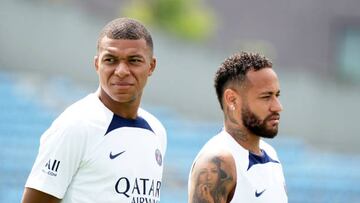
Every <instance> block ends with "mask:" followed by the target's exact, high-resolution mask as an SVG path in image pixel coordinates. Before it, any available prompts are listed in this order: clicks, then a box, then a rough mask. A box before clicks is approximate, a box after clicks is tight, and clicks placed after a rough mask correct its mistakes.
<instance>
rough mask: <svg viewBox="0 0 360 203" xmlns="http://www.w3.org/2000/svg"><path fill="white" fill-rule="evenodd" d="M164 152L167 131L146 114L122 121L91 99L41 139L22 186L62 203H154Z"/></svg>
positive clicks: (70, 111)
mask: <svg viewBox="0 0 360 203" xmlns="http://www.w3.org/2000/svg"><path fill="white" fill-rule="evenodd" d="M165 150H166V132H165V129H164V127H163V126H162V124H161V123H160V122H159V121H158V120H157V119H156V118H155V117H154V116H152V115H151V114H150V113H148V112H146V111H145V110H143V109H139V111H138V118H137V119H134V120H131V119H125V118H122V117H120V116H117V115H115V114H114V113H112V112H111V111H110V110H109V109H107V108H106V107H105V106H104V105H103V103H102V102H101V101H100V100H99V98H98V97H97V95H96V94H95V93H94V94H90V95H88V96H87V97H85V98H83V99H82V100H80V101H78V102H76V103H75V104H73V105H71V106H70V107H69V108H67V109H66V110H65V111H64V112H63V113H62V114H61V115H60V116H59V117H58V118H57V119H56V120H55V121H54V122H53V124H52V125H51V127H50V128H49V129H48V130H47V131H46V132H45V133H44V134H43V135H42V137H41V140H40V148H39V154H38V156H37V158H36V161H35V164H34V166H33V168H32V171H31V173H30V175H29V178H28V180H27V182H26V185H25V187H29V188H34V189H36V190H39V191H42V192H45V193H47V194H50V195H52V196H55V197H57V198H59V199H62V201H61V202H63V203H92V202H93V203H101V202H106V203H112V202H114V203H115V202H116V203H120V202H124V203H125V202H129V203H130V202H131V203H140V202H151V203H157V202H159V201H160V188H161V183H162V182H161V181H162V172H163V159H164V155H165Z"/></svg>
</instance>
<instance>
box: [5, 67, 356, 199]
mask: <svg viewBox="0 0 360 203" xmlns="http://www.w3.org/2000/svg"><path fill="white" fill-rule="evenodd" d="M17 80H18V77H15V76H14V75H12V74H10V73H6V72H1V71H0V93H1V97H0V112H1V114H0V203H9V202H20V199H21V195H22V191H23V187H24V184H25V181H26V178H27V175H28V173H29V172H30V170H31V166H32V164H33V161H34V159H35V157H36V154H37V149H38V146H39V138H40V135H41V134H42V132H43V131H44V130H45V129H46V128H47V127H48V126H49V125H50V123H51V122H52V120H53V119H54V118H55V116H56V115H57V114H59V113H60V110H56V109H52V108H49V107H48V106H47V105H46V104H44V103H42V102H40V101H39V100H37V99H35V98H36V97H29V96H24V95H25V92H23V91H24V88H22V87H19V84H21V83H18V82H17ZM20 80H21V78H20ZM68 82H69V81H66V80H56V82H55V83H53V84H51V85H49V86H52V85H53V86H54V85H55V86H56V88H57V89H59V90H61V91H60V93H61V92H62V97H68V98H64V99H66V100H68V101H75V100H76V99H78V97H79V96H81V95H78V92H76V93H74V90H72V89H71V88H68V87H69V86H68V85H66V83H68ZM75 97H77V98H75ZM145 108H146V109H149V111H151V112H152V113H154V114H155V115H156V116H157V117H158V118H159V119H160V120H161V121H163V124H164V125H165V127H166V128H167V131H168V147H167V154H166V157H165V160H164V163H165V171H164V184H163V190H162V201H161V202H165V203H184V202H186V201H187V178H188V171H189V169H190V167H191V164H192V161H193V159H194V157H195V156H196V154H197V152H198V151H199V150H200V148H201V147H202V145H203V144H204V143H205V142H206V141H207V140H208V139H209V138H210V137H211V136H212V135H214V134H216V133H217V132H218V131H220V130H221V127H222V126H221V125H222V124H221V123H204V122H194V121H187V120H186V119H184V118H182V117H180V116H179V115H177V114H176V113H175V112H174V110H172V109H168V108H164V107H153V106H149V107H147V106H145ZM270 142H271V144H272V145H273V146H274V147H275V148H276V149H277V151H278V154H279V157H280V159H281V161H282V163H283V166H284V173H285V178H286V181H287V190H288V196H289V202H291V203H300V202H301V203H306V202H309V203H329V202H331V203H343V202H360V187H358V182H359V181H360V173H358V171H359V170H360V157H359V156H358V155H349V154H339V153H335V152H324V151H318V150H315V149H312V148H311V147H309V146H308V145H307V144H306V143H304V142H303V141H302V140H300V139H297V138H293V137H286V136H285V135H279V136H278V138H276V139H275V140H271V141H270Z"/></svg>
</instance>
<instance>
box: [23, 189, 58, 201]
mask: <svg viewBox="0 0 360 203" xmlns="http://www.w3.org/2000/svg"><path fill="white" fill-rule="evenodd" d="M60 201H61V200H60V199H58V198H56V197H54V196H51V195H49V194H46V193H44V192H41V191H39V190H35V189H32V188H25V190H24V195H23V197H22V201H21V202H22V203H59V202H60Z"/></svg>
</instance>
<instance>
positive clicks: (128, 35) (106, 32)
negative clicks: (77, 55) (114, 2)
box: [97, 18, 154, 52]
mask: <svg viewBox="0 0 360 203" xmlns="http://www.w3.org/2000/svg"><path fill="white" fill-rule="evenodd" d="M105 36H106V37H108V38H110V39H130V40H138V39H145V41H146V44H147V46H148V47H149V48H150V50H151V52H153V49H154V45H153V40H152V37H151V34H150V32H149V31H148V30H147V29H146V28H145V26H144V25H143V24H141V23H140V22H139V21H137V20H135V19H131V18H117V19H114V20H112V21H110V22H109V23H108V24H107V25H105V27H104V28H103V29H102V30H101V32H100V35H99V38H98V41H97V48H98V50H99V44H100V41H101V39H102V38H103V37H105Z"/></svg>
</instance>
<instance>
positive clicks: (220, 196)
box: [188, 152, 236, 203]
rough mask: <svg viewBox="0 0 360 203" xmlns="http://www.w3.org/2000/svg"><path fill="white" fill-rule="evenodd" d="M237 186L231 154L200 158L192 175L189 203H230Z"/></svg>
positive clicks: (208, 155) (204, 155)
mask: <svg viewBox="0 0 360 203" xmlns="http://www.w3.org/2000/svg"><path fill="white" fill-rule="evenodd" d="M235 185H236V169H235V162H234V159H233V157H232V156H231V154H230V153H227V152H220V153H217V154H213V153H212V154H211V155H210V154H207V153H204V154H203V155H201V156H199V158H198V159H197V161H196V162H195V164H194V166H193V168H192V170H191V175H190V183H189V187H190V188H189V201H188V202H189V203H227V202H230V200H231V198H232V195H233V191H234V189H235Z"/></svg>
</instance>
